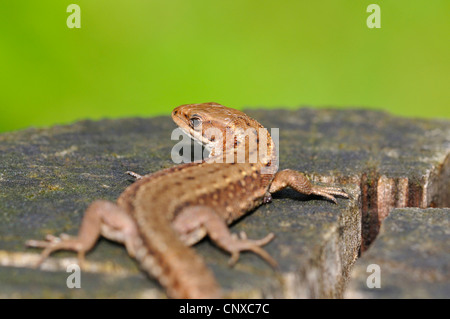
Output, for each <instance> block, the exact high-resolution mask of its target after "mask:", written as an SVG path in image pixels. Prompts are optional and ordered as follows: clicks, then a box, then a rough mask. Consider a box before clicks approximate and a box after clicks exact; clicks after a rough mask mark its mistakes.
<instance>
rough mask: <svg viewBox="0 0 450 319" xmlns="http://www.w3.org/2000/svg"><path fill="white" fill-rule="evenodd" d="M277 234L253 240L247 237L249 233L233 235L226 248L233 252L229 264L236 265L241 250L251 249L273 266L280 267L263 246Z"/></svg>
mask: <svg viewBox="0 0 450 319" xmlns="http://www.w3.org/2000/svg"><path fill="white" fill-rule="evenodd" d="M274 237H275V235H274V234H273V233H270V234H268V235H267V236H266V237H264V238H262V239H257V240H254V239H253V240H252V239H247V234H246V233H245V232H241V233H240V234H239V237H238V236H237V235H236V234H233V235H231V239H232V240H231V242H229V243H228V244H227V247H226V248H225V249H226V250H227V251H228V252H229V253H231V258H230V260H229V262H228V263H229V265H230V266H234V265H235V264H236V263H237V261H238V259H239V255H240V252H241V251H245V250H249V251H252V252H254V253H255V254H257V255H259V256H260V257H261V258H262V259H264V260H265V261H266V262H268V263H269V264H270V265H271V266H272V267H273V268H278V263H277V262H276V261H275V259H273V258H272V257H271V256H270V255H269V253H267V252H266V251H265V250H264V249H262V248H261V246H264V245H266V244H268V243H269V242H270V241H271V240H272V239H274Z"/></svg>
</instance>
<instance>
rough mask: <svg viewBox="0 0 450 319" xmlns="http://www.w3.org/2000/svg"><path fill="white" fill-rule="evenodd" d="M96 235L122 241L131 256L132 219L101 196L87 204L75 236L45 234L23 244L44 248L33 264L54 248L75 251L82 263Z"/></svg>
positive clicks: (132, 251)
mask: <svg viewBox="0 0 450 319" xmlns="http://www.w3.org/2000/svg"><path fill="white" fill-rule="evenodd" d="M100 235H102V236H104V237H106V238H108V239H111V240H114V241H117V242H120V243H124V244H125V246H126V248H127V251H128V253H129V254H130V255H131V256H132V257H134V255H135V251H136V248H135V244H134V243H135V242H136V240H135V239H136V238H137V229H136V226H135V224H134V222H133V220H132V219H131V217H130V216H128V215H127V214H126V213H125V212H124V210H123V209H122V208H121V207H119V206H117V205H116V204H114V203H111V202H108V201H103V200H98V201H95V202H93V203H92V204H91V205H90V206H89V207H88V209H87V210H86V213H85V214H84V217H83V220H82V222H81V226H80V230H79V232H78V236H77V237H72V236H69V235H66V234H61V235H60V237H55V236H52V235H47V236H46V240H45V241H40V240H29V241H27V242H26V245H27V246H29V247H38V248H44V250H43V251H42V253H41V259H40V260H39V262H38V263H37V265H36V266H39V265H40V264H41V263H42V262H43V261H44V260H45V259H46V258H47V257H48V256H49V255H50V254H51V253H52V252H54V251H57V250H73V251H76V252H78V262H79V263H80V266H82V263H83V261H84V255H85V254H86V252H87V251H89V250H91V249H92V247H94V245H95V243H96V242H97V240H98V238H99V237H100Z"/></svg>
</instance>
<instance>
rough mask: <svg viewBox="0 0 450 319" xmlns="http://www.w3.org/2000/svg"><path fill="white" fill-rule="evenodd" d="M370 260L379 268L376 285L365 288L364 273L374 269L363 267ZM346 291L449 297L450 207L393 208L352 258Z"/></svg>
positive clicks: (376, 295) (357, 294)
mask: <svg viewBox="0 0 450 319" xmlns="http://www.w3.org/2000/svg"><path fill="white" fill-rule="evenodd" d="M372 264H376V265H378V266H379V267H380V284H381V287H380V288H368V287H367V284H366V281H367V278H368V276H369V275H371V274H372V273H373V270H371V271H370V272H367V267H368V266H369V265H372ZM371 280H373V279H372V278H371ZM371 280H370V282H372V281H371ZM345 296H346V298H448V297H449V296H450V209H449V208H446V209H444V208H441V209H439V208H429V209H418V208H403V209H395V210H393V211H392V212H391V213H390V214H389V216H388V217H387V218H386V219H385V221H384V223H383V225H382V227H381V231H380V234H379V236H378V238H377V240H376V241H375V243H374V244H373V245H372V246H371V247H370V249H369V250H368V251H367V252H366V253H365V254H364V255H363V256H362V258H360V259H359V260H358V261H357V262H356V265H355V268H354V271H353V273H352V276H351V280H350V284H349V287H348V289H347V291H346V294H345Z"/></svg>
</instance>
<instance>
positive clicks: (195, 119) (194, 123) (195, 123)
mask: <svg viewBox="0 0 450 319" xmlns="http://www.w3.org/2000/svg"><path fill="white" fill-rule="evenodd" d="M189 121H190V124H191V126H192V127H198V126H199V125H200V124H202V121H201V120H200V118H198V117H193V118H191V119H190V120H189Z"/></svg>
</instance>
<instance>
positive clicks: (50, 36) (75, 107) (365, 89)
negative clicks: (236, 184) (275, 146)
mask: <svg viewBox="0 0 450 319" xmlns="http://www.w3.org/2000/svg"><path fill="white" fill-rule="evenodd" d="M70 3H76V4H78V5H79V6H80V7H81V29H69V28H67V26H66V19H67V17H68V16H69V13H67V12H66V8H67V6H68V5H69V4H70ZM370 3H377V4H379V5H380V7H381V26H382V27H381V29H369V28H368V27H367V25H366V19H367V17H368V15H369V13H367V12H366V8H367V6H368V5H369V4H370ZM449 13H450V1H449V0H442V1H440V0H432V1H424V0H420V1H406V0H395V1H394V0H391V1H376V2H375V1H374V0H372V1H350V0H345V1H344V0H334V1H331V0H330V1H300V0H295V1H294V0H293V1H288V0H283V1H274V0H271V1H265V0H222V1H218V0H215V1H214V0H158V1H144V0H142V1H137V0H135V1H130V0H129V1H125V0H121V1H114V0H108V1H107V0H95V1H92V0H71V1H63V0H58V1H54V0H52V1H48V0H45V1H34V0H29V1H21V0H14V1H13V0H8V1H6V0H2V1H1V4H0V29H1V39H0V61H1V75H2V76H1V80H0V81H1V94H0V116H1V117H0V131H9V130H16V129H20V128H24V127H29V126H47V125H52V124H55V123H69V122H72V121H74V120H78V119H85V118H91V119H98V118H103V117H125V116H153V115H162V114H165V115H168V114H169V112H170V111H171V110H172V109H173V108H174V107H175V106H177V105H180V104H186V103H199V102H208V101H216V102H219V103H222V104H224V105H227V106H231V107H236V108H243V107H261V106H264V107H280V106H283V107H289V108H295V107H298V106H314V107H329V106H334V107H365V108H372V109H384V110H388V111H390V112H392V113H395V114H399V115H404V116H413V117H443V118H448V117H450V103H449V102H450V93H449V92H450V90H449V83H450V81H449V80H450V63H449V57H450V44H449V39H450V38H449V35H450V22H449V17H450V16H449Z"/></svg>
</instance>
